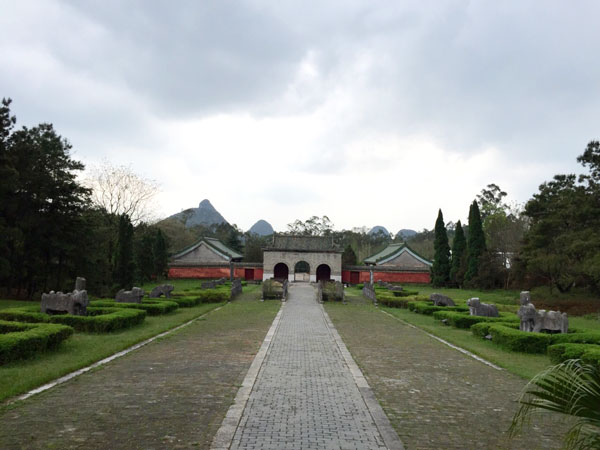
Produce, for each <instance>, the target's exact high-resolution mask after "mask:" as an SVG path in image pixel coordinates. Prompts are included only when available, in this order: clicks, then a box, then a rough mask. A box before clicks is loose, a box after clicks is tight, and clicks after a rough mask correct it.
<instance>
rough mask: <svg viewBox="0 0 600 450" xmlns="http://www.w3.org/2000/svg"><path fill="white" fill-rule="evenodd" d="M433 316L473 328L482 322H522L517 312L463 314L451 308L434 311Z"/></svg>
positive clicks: (460, 326) (451, 323) (449, 323)
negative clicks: (492, 315) (480, 314)
mask: <svg viewBox="0 0 600 450" xmlns="http://www.w3.org/2000/svg"><path fill="white" fill-rule="evenodd" d="M463 309H466V311H464V312H467V311H468V310H469V308H463ZM433 317H434V318H435V319H437V320H446V323H447V324H448V325H452V326H453V327H455V328H471V327H472V326H473V325H475V324H477V323H481V322H492V323H494V322H506V323H519V322H520V319H519V317H518V316H517V315H516V314H511V313H503V312H502V313H500V317H484V316H471V315H469V314H461V313H460V312H456V311H452V310H450V308H447V309H442V310H438V311H436V312H434V313H433ZM486 335H487V333H486Z"/></svg>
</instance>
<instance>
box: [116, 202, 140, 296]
mask: <svg viewBox="0 0 600 450" xmlns="http://www.w3.org/2000/svg"><path fill="white" fill-rule="evenodd" d="M134 270H135V264H134V261H133V225H132V224H131V221H130V220H129V216H128V215H127V214H123V215H121V216H120V217H119V237H118V240H117V248H116V251H115V261H114V275H113V279H114V281H115V283H116V284H117V287H119V288H125V289H131V287H132V285H133V277H134Z"/></svg>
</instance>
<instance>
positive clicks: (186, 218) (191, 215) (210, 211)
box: [167, 199, 229, 228]
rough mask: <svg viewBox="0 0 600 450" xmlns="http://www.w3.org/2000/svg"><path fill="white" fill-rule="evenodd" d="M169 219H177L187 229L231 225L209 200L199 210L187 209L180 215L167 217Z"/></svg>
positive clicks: (204, 201) (201, 203) (202, 202)
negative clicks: (222, 224)
mask: <svg viewBox="0 0 600 450" xmlns="http://www.w3.org/2000/svg"><path fill="white" fill-rule="evenodd" d="M167 219H177V220H179V221H181V222H182V223H183V224H184V225H185V227H186V228H190V227H193V226H196V225H215V224H220V223H229V222H227V220H225V218H224V217H223V216H222V215H221V214H220V213H219V211H217V210H216V209H215V207H214V206H213V205H212V204H211V203H210V201H209V200H207V199H204V200H202V201H201V202H200V204H199V205H198V207H197V208H189V209H186V210H184V211H181V212H180V213H177V214H173V215H172V216H169V217H167Z"/></svg>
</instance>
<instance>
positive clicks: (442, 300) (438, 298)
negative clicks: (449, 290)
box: [429, 293, 456, 306]
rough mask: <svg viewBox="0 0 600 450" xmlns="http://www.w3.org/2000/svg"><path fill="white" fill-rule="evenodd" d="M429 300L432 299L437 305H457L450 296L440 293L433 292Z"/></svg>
mask: <svg viewBox="0 0 600 450" xmlns="http://www.w3.org/2000/svg"><path fill="white" fill-rule="evenodd" d="M429 300H431V301H432V302H433V304H434V305H435V306H456V304H455V303H454V301H453V300H452V299H451V298H450V297H446V296H445V295H442V294H438V293H433V294H431V295H430V296H429Z"/></svg>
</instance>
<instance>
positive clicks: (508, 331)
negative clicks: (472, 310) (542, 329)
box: [489, 323, 553, 353]
mask: <svg viewBox="0 0 600 450" xmlns="http://www.w3.org/2000/svg"><path fill="white" fill-rule="evenodd" d="M489 334H491V335H492V341H493V342H494V343H496V344H498V345H500V346H501V347H504V348H506V349H508V350H512V351H514V352H525V353H545V352H546V349H547V348H548V346H549V345H551V344H552V338H553V335H551V334H546V333H530V332H527V331H521V330H518V329H515V328H509V327H507V326H506V325H503V324H498V323H496V324H493V325H490V327H489Z"/></svg>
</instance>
